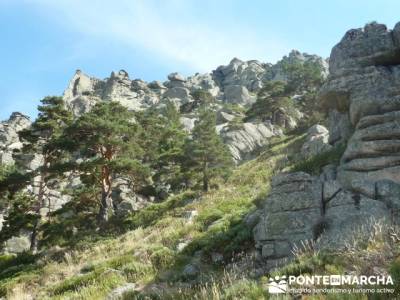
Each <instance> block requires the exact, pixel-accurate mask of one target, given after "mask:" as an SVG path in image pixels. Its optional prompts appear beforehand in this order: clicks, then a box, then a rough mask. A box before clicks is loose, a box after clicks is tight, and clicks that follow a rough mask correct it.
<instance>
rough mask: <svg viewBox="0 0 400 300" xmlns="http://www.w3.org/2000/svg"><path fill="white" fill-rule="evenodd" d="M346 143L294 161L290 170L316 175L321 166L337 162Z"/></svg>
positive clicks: (319, 171)
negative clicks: (296, 161)
mask: <svg viewBox="0 0 400 300" xmlns="http://www.w3.org/2000/svg"><path fill="white" fill-rule="evenodd" d="M345 150H346V145H339V146H336V147H335V148H333V149H332V150H329V151H326V152H323V153H320V154H317V155H315V156H313V157H311V158H308V159H306V160H303V161H300V162H298V163H296V164H295V165H294V166H293V167H292V168H291V170H290V171H291V172H300V171H302V172H306V173H309V174H311V175H318V174H320V173H321V170H322V167H323V166H326V165H328V164H336V165H337V164H339V162H340V158H341V157H342V155H343V153H344V151H345Z"/></svg>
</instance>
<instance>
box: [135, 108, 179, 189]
mask: <svg viewBox="0 0 400 300" xmlns="http://www.w3.org/2000/svg"><path fill="white" fill-rule="evenodd" d="M137 118H138V123H139V124H141V126H142V127H143V130H142V132H141V134H142V136H141V142H140V143H141V145H142V147H143V149H146V151H145V161H146V163H148V164H149V165H150V167H151V169H152V172H153V176H152V179H153V185H154V184H156V185H158V184H161V185H168V186H170V187H171V189H172V190H173V191H176V190H180V189H182V188H183V186H182V183H183V182H184V179H183V176H184V174H183V170H182V164H183V160H184V144H185V140H186V138H187V133H186V132H185V131H184V129H183V126H182V124H181V122H180V114H179V112H178V110H177V109H176V107H175V105H174V104H173V103H172V102H167V104H166V106H165V107H164V108H163V109H162V110H161V111H160V110H156V109H150V110H147V111H145V112H142V113H138V114H137Z"/></svg>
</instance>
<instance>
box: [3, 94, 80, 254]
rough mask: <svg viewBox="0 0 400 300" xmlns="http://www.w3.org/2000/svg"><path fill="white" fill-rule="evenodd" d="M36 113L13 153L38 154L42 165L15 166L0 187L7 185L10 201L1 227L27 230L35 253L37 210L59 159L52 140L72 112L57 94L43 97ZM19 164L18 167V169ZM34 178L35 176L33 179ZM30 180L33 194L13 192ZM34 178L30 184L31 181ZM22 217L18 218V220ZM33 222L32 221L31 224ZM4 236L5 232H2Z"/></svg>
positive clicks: (40, 206)
mask: <svg viewBox="0 0 400 300" xmlns="http://www.w3.org/2000/svg"><path fill="white" fill-rule="evenodd" d="M38 111H39V115H38V117H37V119H36V120H35V122H33V123H32V125H31V126H30V127H29V128H27V129H24V130H22V131H20V132H19V137H20V139H21V141H23V143H24V146H23V148H22V149H21V150H20V151H19V152H16V153H15V156H21V155H22V156H24V155H35V154H36V155H40V156H41V157H42V164H41V166H40V167H39V168H38V169H37V170H34V171H33V172H31V173H23V172H20V171H18V168H16V169H15V170H14V172H11V173H10V174H9V176H7V177H6V178H4V179H3V180H2V183H0V186H2V185H8V184H10V186H9V187H8V191H9V201H10V202H11V203H12V205H11V207H10V211H9V213H8V217H7V218H6V222H5V227H7V228H9V229H10V230H11V231H13V232H14V233H15V232H19V231H20V230H21V229H30V230H31V231H32V234H31V246H30V248H31V250H32V251H33V252H35V251H36V250H37V247H38V235H39V226H40V223H41V214H40V210H41V209H42V208H43V207H44V204H45V202H46V201H45V200H46V194H45V192H46V188H47V186H48V182H49V181H50V180H51V179H52V178H54V176H55V174H56V172H54V171H55V170H54V168H55V166H56V165H57V164H58V163H59V161H60V160H61V159H62V153H61V151H60V149H59V148H58V147H54V142H55V141H56V140H57V139H58V138H59V137H60V136H61V134H62V132H63V130H64V128H65V127H66V126H67V125H68V124H69V123H70V122H71V121H72V114H71V112H70V111H69V110H67V109H66V108H65V105H64V101H63V99H62V98H61V97H46V98H44V99H42V100H41V105H40V106H38ZM22 168H23V167H22V166H20V169H22ZM34 178H35V179H34ZM29 181H31V182H32V185H33V186H35V187H37V192H36V193H35V195H34V196H32V197H31V196H26V195H21V194H19V195H17V196H16V197H13V196H14V194H16V193H17V192H18V190H19V189H22V188H23V187H24V186H26V185H27V183H28V182H29ZM33 181H34V183H33ZM0 189H1V188H0ZM24 218H25V219H26V220H21V219H24ZM32 222H33V224H32ZM5 236H7V234H6V235H5Z"/></svg>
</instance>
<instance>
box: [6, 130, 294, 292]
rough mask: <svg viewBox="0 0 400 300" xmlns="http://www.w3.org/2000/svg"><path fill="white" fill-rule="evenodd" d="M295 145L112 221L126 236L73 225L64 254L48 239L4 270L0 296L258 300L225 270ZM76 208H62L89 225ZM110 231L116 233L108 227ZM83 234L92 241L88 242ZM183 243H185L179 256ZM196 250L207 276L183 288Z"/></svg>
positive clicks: (289, 142) (245, 244) (279, 145)
mask: <svg viewBox="0 0 400 300" xmlns="http://www.w3.org/2000/svg"><path fill="white" fill-rule="evenodd" d="M293 147H295V148H296V147H298V138H293V137H289V138H284V139H281V140H279V141H278V140H276V143H275V146H273V147H272V148H271V149H268V150H267V152H266V153H265V154H264V155H261V156H260V157H259V158H257V159H255V160H253V161H249V162H247V163H245V164H243V165H241V166H240V167H239V168H237V169H235V170H233V171H232V174H231V176H230V177H229V178H228V179H227V181H226V182H225V183H224V182H223V181H224V180H222V179H218V178H214V180H213V182H216V183H218V184H219V186H220V188H219V189H210V190H209V191H208V192H205V193H202V192H200V191H196V190H194V191H190V190H189V191H185V192H182V193H179V194H177V195H175V196H170V197H169V198H168V199H167V200H166V201H164V202H161V203H155V204H153V205H150V206H148V207H147V208H145V209H143V210H141V211H139V212H137V213H135V214H132V215H130V216H127V217H125V218H124V219H123V220H121V221H118V220H117V219H116V218H112V219H111V220H110V221H109V223H110V226H115V227H114V228H117V227H120V226H121V227H123V228H125V230H129V231H128V232H126V233H124V234H120V235H117V236H115V235H108V236H107V235H104V236H103V237H102V238H100V237H99V238H97V239H96V238H95V237H96V235H98V234H100V233H96V231H95V228H93V229H92V230H91V231H89V229H87V230H84V229H81V228H80V227H79V226H78V225H77V226H78V227H79V229H78V233H77V234H76V235H75V236H73V235H72V234H70V235H69V236H68V234H65V235H64V236H63V238H64V239H71V241H73V242H72V243H67V241H65V242H64V243H62V244H58V241H57V240H54V244H58V245H59V246H58V247H60V246H61V247H64V248H54V249H53V248H52V247H51V245H52V244H53V243H51V240H49V241H48V243H46V244H45V245H46V248H47V249H48V250H45V251H44V252H43V253H42V254H41V256H40V257H37V258H35V259H32V260H30V261H27V263H26V264H21V265H20V267H19V270H18V271H17V272H14V271H10V270H12V268H13V266H15V265H16V263H15V262H13V263H11V262H10V263H7V265H4V268H5V270H4V272H14V273H12V274H13V275H10V276H7V277H6V278H3V279H0V290H1V294H0V296H5V297H7V299H18V298H19V299H23V297H24V295H26V294H28V293H29V294H33V295H36V297H38V298H54V299H66V298H70V299H71V298H72V299H99V298H102V297H104V296H105V295H107V293H109V292H110V291H111V290H112V289H113V288H115V287H116V286H118V285H121V284H123V283H125V282H135V283H136V284H137V285H138V291H136V292H132V293H131V294H132V295H133V294H135V296H134V297H137V299H144V298H145V295H150V294H152V293H153V294H154V293H155V294H156V295H157V294H162V297H159V298H160V299H188V298H189V299H212V298H213V297H214V298H215V297H221V298H222V297H225V299H235V295H242V296H243V297H244V298H246V297H247V298H248V299H260V297H261V299H262V297H263V296H264V295H265V292H264V287H263V286H262V285H260V283H258V282H257V281H256V280H250V279H247V277H245V275H244V274H243V273H242V271H240V272H239V271H237V270H236V269H234V270H232V269H231V267H229V268H228V266H230V265H231V262H232V261H237V260H239V261H240V260H241V259H242V258H241V253H242V252H243V251H244V250H246V249H248V248H250V247H251V245H252V243H253V241H252V235H251V234H250V232H251V229H250V228H249V227H248V226H247V225H246V224H245V223H244V222H243V218H244V216H245V215H246V214H247V213H248V212H249V211H252V210H253V209H255V205H254V204H253V199H255V198H256V197H257V195H259V194H261V193H266V191H267V190H268V186H267V185H266V184H265V183H266V182H269V180H270V178H271V176H272V175H273V174H274V172H275V171H276V170H277V169H281V168H283V167H284V166H285V165H284V164H282V163H281V161H283V160H285V157H286V156H287V155H288V154H290V153H292V152H293V153H295V152H297V150H295V149H294V148H293ZM292 148H293V149H292ZM285 149H286V150H285ZM290 149H291V150H290ZM287 151H289V152H287ZM79 205H82V204H79V201H78V202H73V203H71V204H70V206H69V207H68V208H67V207H66V208H65V209H66V210H68V209H74V211H78V212H79V211H80V212H79V213H78V214H77V215H78V216H80V217H79V218H81V220H82V222H84V220H86V221H88V220H87V215H85V214H83V215H82V213H83V211H82V209H83V208H82V207H79ZM83 206H87V204H84V205H83ZM191 211H196V212H197V213H198V214H197V216H196V217H195V218H193V220H192V221H189V220H187V219H186V218H187V217H186V215H187V214H188V212H191ZM64 212H65V211H64ZM85 216H86V217H85ZM77 218H78V217H77ZM57 220H58V221H57ZM75 221H76V220H75ZM75 221H72V222H75ZM88 222H89V221H88ZM114 222H115V223H114ZM121 222H122V223H121ZM89 223H90V222H89ZM51 224H53V226H54V224H59V226H58V228H59V229H57V230H58V232H61V231H62V229H64V231H67V232H68V228H69V226H70V225H68V224H69V223H66V220H64V221H63V220H62V218H60V219H58V216H57V217H56V216H54V217H53V221H52V223H51ZM74 224H79V222H76V223H74ZM63 225H64V227H62V226H63ZM71 225H72V224H71ZM49 229H50V228H49ZM80 230H82V235H81V234H80V232H79V231H80ZM45 232H47V231H45ZM112 232H113V233H115V232H117V231H114V229H113V230H112ZM44 236H46V235H44ZM85 236H87V237H89V236H91V237H92V238H91V240H90V239H85ZM79 238H81V239H82V240H81V242H79ZM182 242H185V243H186V244H187V245H186V247H184V248H183V250H178V245H179V244H180V243H182ZM54 244H53V245H54ZM199 247H201V248H199ZM199 249H200V250H202V249H205V251H204V252H203V255H202V258H201V265H200V266H201V268H202V271H203V272H202V274H204V275H202V277H201V279H200V281H195V282H191V281H190V280H189V282H187V279H186V278H184V277H182V275H181V274H182V270H183V268H184V266H185V265H186V264H188V263H190V261H191V260H192V258H193V257H194V256H195V253H197V252H198V250H199ZM212 253H220V254H222V257H223V260H222V261H221V262H220V263H219V264H217V265H214V264H213V263H212V262H211V255H212ZM224 269H225V271H224ZM228 269H229V270H228ZM8 274H10V273H8ZM185 281H186V282H187V283H186V284H189V285H187V286H186V287H184V286H182V287H181V288H179V287H180V285H181V283H180V282H185ZM168 282H169V283H172V282H175V283H174V285H173V286H176V288H174V287H173V286H171V285H167V283H168ZM158 285H161V286H165V288H163V289H161V290H159V291H158V292H154V290H153V289H152V288H151V287H155V286H158ZM210 287H212V288H210ZM237 293H238V294H237ZM132 297H133V296H132ZM134 297H133V299H135V298H134Z"/></svg>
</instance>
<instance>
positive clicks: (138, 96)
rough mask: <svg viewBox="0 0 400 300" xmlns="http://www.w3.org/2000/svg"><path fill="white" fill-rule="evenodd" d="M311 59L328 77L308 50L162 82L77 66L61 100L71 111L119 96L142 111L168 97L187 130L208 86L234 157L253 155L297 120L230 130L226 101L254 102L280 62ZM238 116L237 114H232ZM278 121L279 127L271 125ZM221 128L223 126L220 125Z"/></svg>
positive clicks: (280, 74)
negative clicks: (102, 75)
mask: <svg viewBox="0 0 400 300" xmlns="http://www.w3.org/2000/svg"><path fill="white" fill-rule="evenodd" d="M308 61H312V62H316V63H318V64H319V65H320V66H321V69H322V70H323V71H322V72H323V76H325V77H326V76H327V74H328V69H327V63H326V61H325V60H323V59H322V58H321V57H318V56H316V55H308V54H305V53H300V52H299V51H295V50H293V51H292V52H290V54H289V55H288V56H285V57H283V59H282V60H280V61H279V62H277V63H276V64H265V63H261V62H259V61H257V60H250V61H242V60H240V59H238V58H234V59H232V60H231V62H230V63H229V64H228V65H226V66H219V67H218V68H217V69H216V70H214V71H212V72H210V73H206V74H199V73H196V74H195V75H193V76H189V77H187V78H185V77H184V76H182V75H181V74H179V73H171V74H169V75H168V80H167V81H165V82H160V81H153V82H149V83H147V82H145V81H143V80H140V79H134V80H131V79H130V78H129V75H128V73H127V72H126V71H124V70H121V71H119V72H112V73H111V75H110V77H109V78H106V79H104V80H100V79H97V78H94V77H91V76H88V75H86V74H85V73H83V72H82V71H80V70H78V71H76V73H75V75H74V76H73V78H72V79H71V81H70V83H69V85H68V87H67V89H66V90H65V92H64V96H63V97H64V100H65V101H66V103H67V105H68V106H69V107H70V109H71V110H72V111H73V112H74V114H75V115H80V114H82V113H84V112H87V111H88V110H90V108H91V107H92V106H93V105H94V104H95V103H96V102H98V101H110V100H112V101H118V102H120V103H121V104H123V105H124V106H126V107H128V108H129V109H132V110H143V109H146V108H149V107H162V106H163V105H165V103H166V101H171V102H173V103H174V104H175V105H176V107H177V108H180V109H181V111H182V113H183V114H182V119H181V120H182V124H183V125H184V126H185V128H186V130H188V131H190V130H191V129H192V128H193V126H194V122H195V120H196V117H195V115H194V114H193V110H194V108H192V107H195V99H194V98H193V93H194V92H196V91H199V90H203V91H207V92H209V93H210V94H211V95H212V96H214V97H215V99H216V100H217V107H216V109H217V114H218V116H219V124H220V125H221V126H219V128H217V130H218V132H220V133H221V136H222V138H223V140H225V141H226V143H227V144H228V146H229V148H230V149H231V152H232V155H233V157H234V159H235V160H236V161H237V162H239V161H241V160H242V159H243V158H249V157H252V153H253V152H255V151H257V149H259V148H260V147H262V146H265V145H266V144H267V143H268V139H269V138H270V137H271V136H276V135H280V134H281V132H282V131H280V130H279V127H282V126H283V127H284V128H285V127H290V128H293V127H295V126H296V120H295V119H293V118H289V119H288V120H286V119H287V118H286V117H285V112H284V111H283V112H280V115H279V118H277V120H278V121H279V120H280V121H279V122H278V121H277V122H276V124H275V123H274V124H271V123H268V124H251V122H249V123H246V124H244V126H242V127H241V128H240V129H229V128H230V127H229V126H226V125H228V123H229V122H230V121H232V120H233V119H234V118H235V113H234V112H232V111H230V110H229V109H228V110H227V109H226V107H224V106H225V105H230V104H233V105H239V106H248V105H250V104H252V103H254V102H255V100H256V93H257V92H258V91H259V89H260V88H261V87H262V86H263V83H264V82H265V81H270V80H286V79H287V74H286V73H285V70H284V68H283V65H285V64H294V63H298V62H302V63H304V62H308ZM236 116H237V115H236ZM276 125H278V126H276ZM222 128H224V130H220V129H222Z"/></svg>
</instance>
